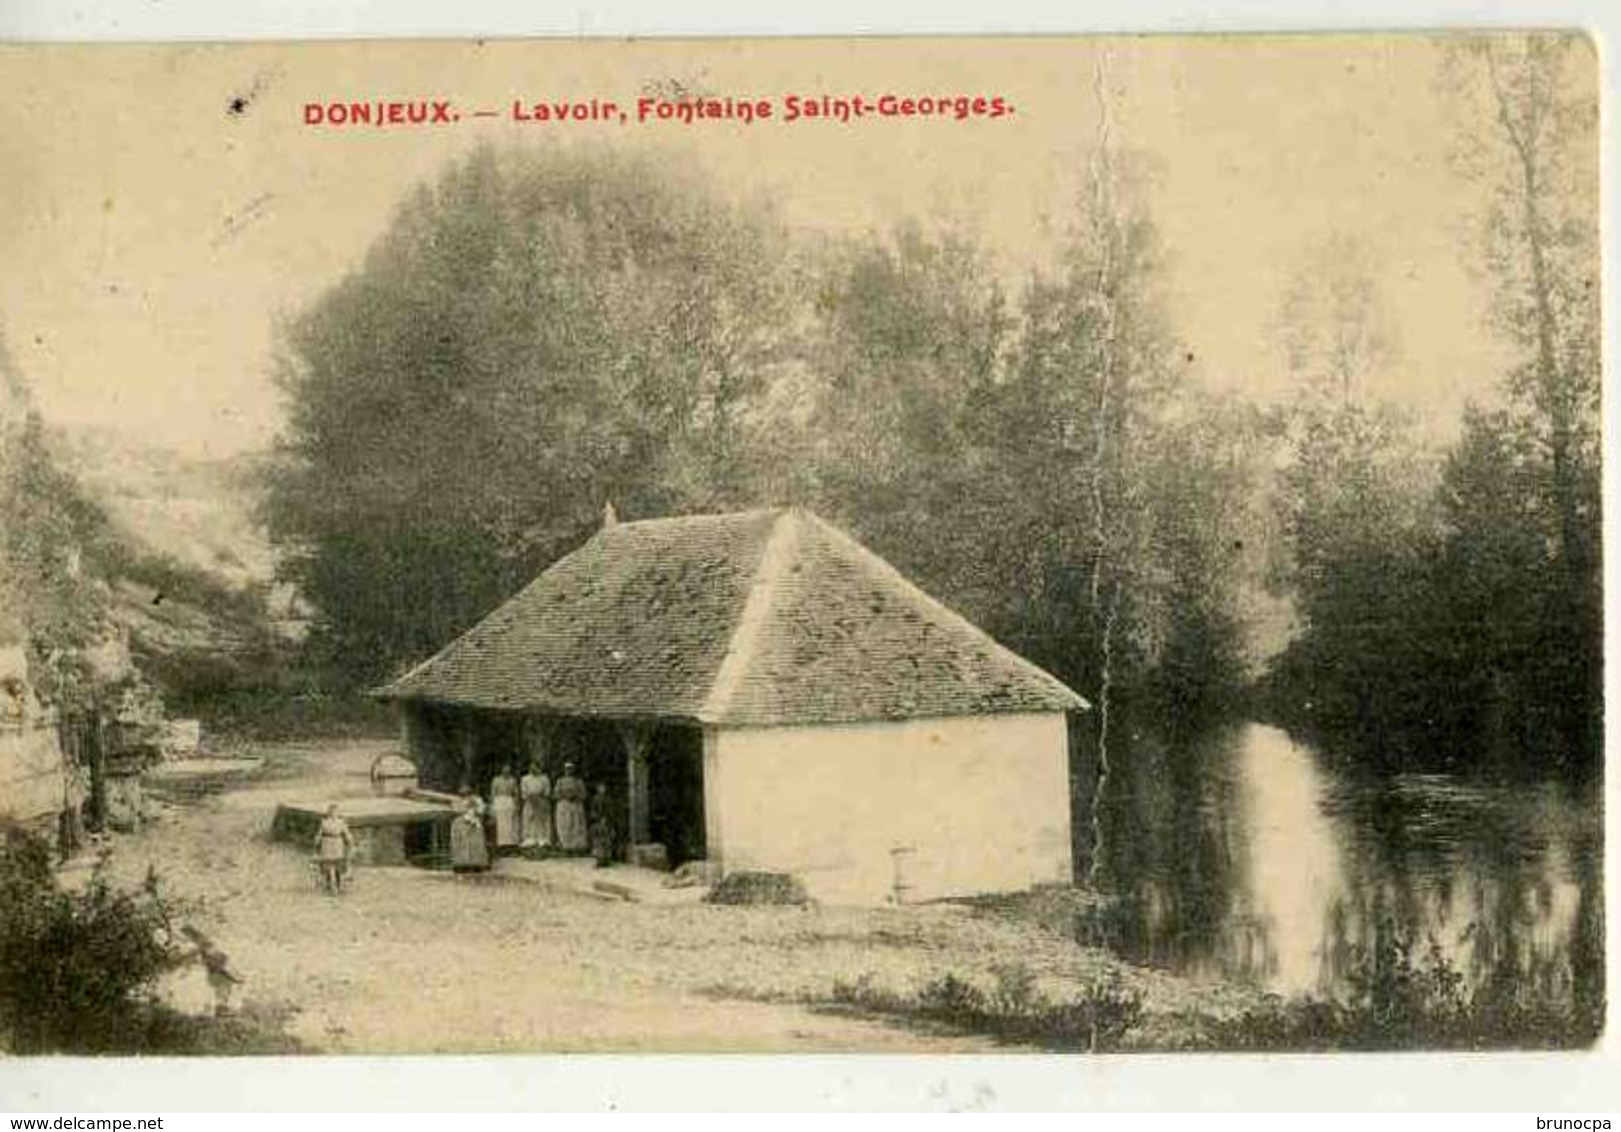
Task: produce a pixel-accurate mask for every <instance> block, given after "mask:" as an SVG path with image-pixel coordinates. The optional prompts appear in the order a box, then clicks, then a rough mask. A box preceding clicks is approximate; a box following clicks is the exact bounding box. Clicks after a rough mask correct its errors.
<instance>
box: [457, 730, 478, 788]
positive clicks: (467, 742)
mask: <svg viewBox="0 0 1621 1132" xmlns="http://www.w3.org/2000/svg"><path fill="white" fill-rule="evenodd" d="M459 722H460V727H459V730H460V731H461V740H462V780H461V782H460V783H459V784H458V785H461V786H466V787H467V788H468V789H470V790H472V792H473V793H475V794H481V793H483V791H482V790H481V789H480V784H479V781H478V779H477V777H475V775H476V772H477V770H478V729H477V728H476V727H474V726H473V717H472V716H471V715H464V716H463V717H462V718H461V720H460V721H459Z"/></svg>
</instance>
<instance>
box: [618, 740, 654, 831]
mask: <svg viewBox="0 0 1621 1132" xmlns="http://www.w3.org/2000/svg"><path fill="white" fill-rule="evenodd" d="M619 733H620V735H621V736H622V737H623V738H624V741H625V754H626V758H627V762H626V774H625V782H626V785H627V790H626V793H627V794H629V796H630V797H629V804H630V825H629V827H628V831H629V834H630V837H629V841H630V848H631V850H632V852H634V850H635V847H636V846H638V845H643V844H646V843H647V841H648V840H649V838H650V837H651V836H652V821H651V814H652V797H651V794H650V791H649V789H648V765H647V753H648V750H649V749H650V748H651V747H652V745H653V731H652V729H651V728H648V727H641V726H637V725H635V724H630V725H627V726H625V727H622V728H620V732H619Z"/></svg>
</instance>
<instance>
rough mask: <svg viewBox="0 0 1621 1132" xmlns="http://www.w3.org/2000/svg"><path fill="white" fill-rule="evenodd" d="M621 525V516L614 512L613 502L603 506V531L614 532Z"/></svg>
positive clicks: (610, 501)
mask: <svg viewBox="0 0 1621 1132" xmlns="http://www.w3.org/2000/svg"><path fill="white" fill-rule="evenodd" d="M618 525H619V515H618V514H617V513H616V512H615V511H614V505H613V501H612V500H609V501H608V502H607V503H604V504H603V505H602V529H603V530H605V531H609V530H612V529H613V528H615V527H617V526H618Z"/></svg>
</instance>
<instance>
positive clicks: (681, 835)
mask: <svg viewBox="0 0 1621 1132" xmlns="http://www.w3.org/2000/svg"><path fill="white" fill-rule="evenodd" d="M648 794H649V805H648V810H649V813H648V826H649V832H650V833H651V834H652V837H653V840H654V841H656V842H659V843H660V844H662V845H663V846H664V849H665V852H666V853H667V854H668V855H669V859H670V864H671V866H672V867H674V866H677V865H682V864H685V863H686V862H687V861H698V860H702V859H703V858H704V856H705V855H706V853H705V845H704V738H703V732H702V731H700V730H699V729H698V728H696V727H675V726H668V725H666V726H661V727H660V728H659V729H658V731H656V732H655V733H654V735H653V745H652V748H651V750H649V752H648Z"/></svg>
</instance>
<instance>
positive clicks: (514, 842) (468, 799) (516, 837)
mask: <svg viewBox="0 0 1621 1132" xmlns="http://www.w3.org/2000/svg"><path fill="white" fill-rule="evenodd" d="M587 797H588V794H587V791H586V786H585V781H584V780H583V779H581V778H580V777H579V776H578V775H577V774H576V773H575V770H574V764H573V763H565V764H564V765H563V773H562V774H561V775H560V776H559V777H558V779H557V781H556V782H555V783H554V782H553V781H552V780H551V778H550V777H549V776H548V775H547V774H546V771H545V768H544V767H543V766H542V765H541V763H540V762H539V760H536V761H535V762H533V763H531V764H530V766H529V769H528V771H527V772H526V773H525V774H524V776H523V777H522V778H517V779H515V778H513V776H512V773H511V771H510V770H509V769H508V768H505V767H503V768H502V769H501V770H499V771H498V772H497V773H496V775H495V777H494V778H493V779H491V781H490V801H489V806H488V811H487V813H488V819H489V821H488V828H486V821H485V819H486V807H485V803H484V801H483V799H481V798H480V797H479V796H478V795H477V794H475V793H473V792H472V790H471V789H470V788H467V787H464V788H463V789H462V802H461V806H462V808H461V812H460V813H458V814H457V815H456V818H455V820H454V821H453V822H452V823H451V829H450V861H451V867H452V868H454V869H455V870H456V871H457V872H478V871H482V870H484V869H487V868H489V866H490V854H491V848H492V842H493V849H494V853H495V855H497V856H500V855H502V854H512V853H518V852H524V853H529V854H533V855H538V854H541V853H549V852H556V853H559V854H562V855H565V856H570V855H578V854H582V853H585V852H586V851H587V850H588V849H591V848H593V846H592V842H593V840H595V839H594V838H593V837H592V830H591V825H590V823H588V822H587V819H586V810H585V804H586V799H587ZM597 797H598V798H599V799H601V804H600V805H599V807H598V809H599V811H600V812H601V817H602V818H606V816H607V815H606V809H607V805H606V800H607V794H606V789H605V788H604V787H603V786H602V785H600V784H599V785H598V787H597Z"/></svg>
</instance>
